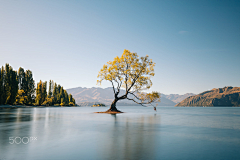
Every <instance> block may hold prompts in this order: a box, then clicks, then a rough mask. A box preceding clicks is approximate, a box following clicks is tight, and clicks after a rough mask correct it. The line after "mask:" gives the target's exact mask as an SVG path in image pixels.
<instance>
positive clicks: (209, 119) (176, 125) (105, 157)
mask: <svg viewBox="0 0 240 160" xmlns="http://www.w3.org/2000/svg"><path fill="white" fill-rule="evenodd" d="M118 108H119V109H120V110H122V111H124V112H126V113H123V114H118V115H110V114H97V113H93V112H97V111H105V110H106V109H107V108H91V107H72V108H69V107H63V108H18V109H2V110H0V160H13V159H21V160H32V159H39V160H46V159H51V160H54V159H57V160H59V159H60V160H66V159H67V160H70V159H90V160H98V159H99V160H114V159H127V160H128V159H129V160H130V159H133V160H134V159H142V160H149V159H174V160H175V159H176V160H198V159H199V160H200V159H201V160H202V159H210V160H216V159H217V160H221V159H223V160H226V159H228V160H229V159H234V160H235V159H240V108H234V107H218V108H217V107H215V108H214V107H211V108H206V107H191V108H190V107H189V108H188V107H186V108H184V107H158V108H157V109H158V110H157V112H155V111H154V110H153V108H152V107H141V106H139V107H138V106H137V107H135V106H131V107H126V106H124V107H121V106H120V107H118ZM10 143H13V144H10ZM17 143H19V144H17ZM24 143H25V144H24Z"/></svg>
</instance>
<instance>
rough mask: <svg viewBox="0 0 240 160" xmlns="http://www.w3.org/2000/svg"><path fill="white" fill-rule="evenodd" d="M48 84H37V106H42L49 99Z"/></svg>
mask: <svg viewBox="0 0 240 160" xmlns="http://www.w3.org/2000/svg"><path fill="white" fill-rule="evenodd" d="M46 86H47V82H42V81H41V80H40V82H39V83H38V84H37V90H36V103H35V104H36V105H42V104H43V102H44V101H45V99H46V97H47V91H46Z"/></svg>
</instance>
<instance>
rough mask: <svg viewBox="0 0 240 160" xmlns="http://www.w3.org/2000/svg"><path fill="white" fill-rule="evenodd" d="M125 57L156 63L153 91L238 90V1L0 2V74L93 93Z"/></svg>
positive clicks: (87, 0)
mask: <svg viewBox="0 0 240 160" xmlns="http://www.w3.org/2000/svg"><path fill="white" fill-rule="evenodd" d="M124 49H128V50H130V51H131V52H137V53H138V55H140V56H145V55H146V54H148V55H149V57H150V58H151V59H152V60H153V62H155V63H156V67H155V73H156V74H155V76H154V78H153V87H152V89H151V90H153V91H158V92H161V93H164V94H185V93H195V94H198V93H201V92H203V91H205V90H209V89H212V88H221V87H224V86H233V87H236V86H238V87H240V74H239V69H240V63H239V61H240V1H237V0H236V1H231V0H230V1H229V0H225V1H223V0H211V1H209V0H199V1H192V0H188V1H185V0H181V1H178V0H168V1H161V0H159V1H153V0H145V1H142V0H141V1H140V0H138V1H133V0H132V1H126V0H116V1H112V0H109V1H107V0H96V1H94V0H90V1H89V0H86V1H76V0H62V1H60V0H58V1H53V0H50V1H49V0H48V1H47V0H42V1H36V0H35V1H29V0H22V1H16V0H8V1H5V0H0V66H4V65H5V63H9V64H10V65H11V66H12V67H13V68H14V69H15V70H17V69H18V68H19V67H20V66H21V67H23V68H24V69H25V70H26V69H30V70H31V71H32V72H33V75H34V80H35V81H36V82H38V81H39V80H40V79H41V80H43V81H49V80H50V79H52V80H54V81H55V82H57V83H58V84H61V85H62V86H63V87H64V88H65V89H68V88H75V87H103V88H106V87H110V86H111V84H110V83H108V82H106V83H103V84H102V86H97V85H96V81H97V74H98V71H99V70H100V69H101V67H102V66H103V64H106V62H108V61H111V60H113V58H114V57H116V56H121V54H122V52H123V50H124Z"/></svg>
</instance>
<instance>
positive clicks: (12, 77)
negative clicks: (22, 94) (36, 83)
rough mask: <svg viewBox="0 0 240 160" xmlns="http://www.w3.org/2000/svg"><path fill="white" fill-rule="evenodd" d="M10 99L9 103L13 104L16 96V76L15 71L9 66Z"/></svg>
mask: <svg viewBox="0 0 240 160" xmlns="http://www.w3.org/2000/svg"><path fill="white" fill-rule="evenodd" d="M10 85H11V87H10V93H11V96H10V100H9V104H13V103H14V102H15V101H16V96H17V93H18V77H17V71H14V70H13V69H12V67H11V68H10Z"/></svg>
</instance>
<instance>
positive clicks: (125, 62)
mask: <svg viewBox="0 0 240 160" xmlns="http://www.w3.org/2000/svg"><path fill="white" fill-rule="evenodd" d="M154 66H155V63H153V62H152V59H149V58H148V55H146V56H145V57H140V58H139V56H138V55H137V53H132V52H130V51H129V50H126V49H125V50H124V51H123V54H122V56H121V57H118V56H117V57H115V58H114V60H113V61H109V62H107V65H103V68H102V69H101V70H100V71H99V73H98V78H99V80H97V84H101V82H102V81H103V80H107V81H110V82H111V84H112V88H113V92H114V100H113V102H112V104H111V106H110V108H109V110H107V111H106V112H121V111H119V110H118V109H117V108H116V103H117V102H118V101H119V100H123V99H128V100H131V101H133V102H135V103H137V104H140V105H143V106H145V104H151V103H153V102H156V101H160V94H159V93H158V92H152V93H144V92H142V91H143V90H146V89H149V88H151V86H152V81H151V77H153V76H154ZM120 88H124V89H125V91H124V92H125V93H124V94H123V95H122V94H121V95H120V94H119V93H120Z"/></svg>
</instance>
